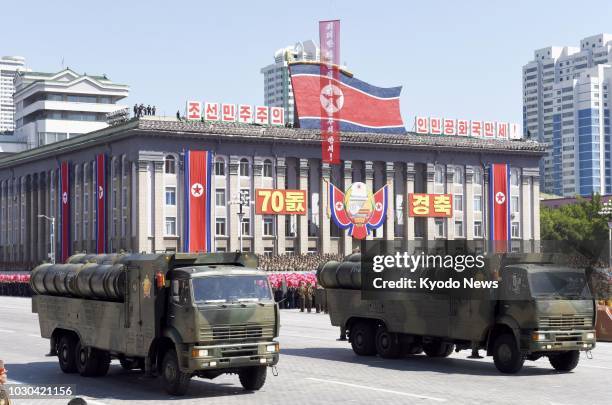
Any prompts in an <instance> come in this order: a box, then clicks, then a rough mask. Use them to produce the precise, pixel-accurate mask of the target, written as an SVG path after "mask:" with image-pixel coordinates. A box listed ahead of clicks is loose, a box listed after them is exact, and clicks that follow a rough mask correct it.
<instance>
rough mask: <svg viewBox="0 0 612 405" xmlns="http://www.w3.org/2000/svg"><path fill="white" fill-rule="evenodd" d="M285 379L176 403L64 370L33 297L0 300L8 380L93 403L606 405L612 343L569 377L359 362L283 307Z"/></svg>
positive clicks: (232, 379) (197, 387) (123, 375)
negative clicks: (66, 389)
mask: <svg viewBox="0 0 612 405" xmlns="http://www.w3.org/2000/svg"><path fill="white" fill-rule="evenodd" d="M281 317H282V318H281V321H282V328H281V337H280V342H281V358H280V362H279V364H278V373H279V375H278V376H277V377H274V376H272V374H271V373H270V372H268V380H267V382H266V385H265V386H264V387H263V388H262V390H260V391H259V392H256V393H245V392H244V391H243V390H242V388H241V386H240V383H239V382H238V377H237V376H232V375H229V376H220V377H218V378H216V379H215V380H212V381H211V380H202V379H197V378H196V379H194V380H193V381H192V383H191V387H190V390H189V392H188V395H187V396H185V397H180V398H179V397H177V398H173V397H169V396H167V395H166V394H165V392H164V391H163V389H162V388H161V386H160V384H159V382H158V381H157V380H156V379H149V378H145V377H144V376H143V375H142V373H139V372H135V371H134V372H128V371H124V370H123V369H122V368H121V367H120V366H119V364H118V363H117V362H116V361H114V362H113V363H112V365H111V369H110V371H109V374H108V375H107V376H106V377H102V378H95V379H94V378H83V377H80V376H78V375H74V374H70V375H68V374H63V373H62V372H61V370H60V369H59V366H58V364H57V358H55V357H45V353H47V352H48V350H49V344H48V341H47V340H46V339H42V338H41V337H40V335H39V329H38V320H37V318H36V316H35V314H32V313H31V310H30V300H29V299H25V298H12V297H0V359H3V360H4V361H5V363H6V368H7V370H8V374H9V382H12V383H24V384H74V385H75V386H76V390H77V394H78V395H79V396H81V397H84V398H85V399H87V401H88V404H91V405H104V404H106V405H111V404H176V405H182V404H266V405H273V404H283V405H289V404H290V405H294V404H338V403H349V404H368V405H373V404H389V403H392V404H399V403H401V404H414V403H417V404H429V403H432V404H437V403H448V404H453V405H455V404H516V403H522V404H568V405H569V404H572V405H575V404H589V405H592V404H608V403H610V402H609V401H610V397H611V396H610V395H611V392H612V391H611V390H610V387H612V343H599V344H598V346H597V347H596V349H595V350H593V359H591V360H589V359H586V357H585V356H584V355H583V356H582V358H581V361H580V365H579V366H578V367H577V368H576V369H575V370H574V371H573V372H571V373H567V374H561V373H557V372H555V371H554V370H553V369H552V367H551V366H550V365H549V363H548V360H547V359H540V360H538V361H537V362H526V363H525V367H524V369H523V370H522V371H521V373H519V374H518V375H512V376H507V375H501V374H499V373H498V372H497V370H496V369H495V367H494V365H493V362H492V360H491V358H486V359H482V360H471V359H467V358H466V357H467V356H468V355H469V352H466V351H464V352H460V353H454V354H453V355H452V356H450V357H449V358H446V359H430V358H427V357H426V356H424V355H418V356H411V357H407V358H404V359H398V360H383V359H380V358H377V357H371V358H370V357H368V358H364V357H357V356H356V355H355V354H354V353H353V351H352V350H351V349H350V345H349V344H348V343H347V342H340V341H336V338H337V336H338V330H337V329H336V328H333V327H331V326H330V323H329V318H328V316H327V315H323V314H315V313H312V314H308V313H300V312H296V311H294V310H288V311H283V312H282V315H281ZM67 402H68V400H66V399H62V400H33V399H28V400H14V403H15V404H16V405H20V404H28V405H30V404H32V405H36V404H45V405H46V404H66V403H67Z"/></svg>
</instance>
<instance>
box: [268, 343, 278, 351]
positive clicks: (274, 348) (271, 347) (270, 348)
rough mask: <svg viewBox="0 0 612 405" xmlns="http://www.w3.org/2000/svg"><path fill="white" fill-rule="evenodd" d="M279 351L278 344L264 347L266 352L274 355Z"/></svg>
mask: <svg viewBox="0 0 612 405" xmlns="http://www.w3.org/2000/svg"><path fill="white" fill-rule="evenodd" d="M278 350H279V347H278V343H276V344H273V345H268V346H266V352H268V353H275V352H277V351H278Z"/></svg>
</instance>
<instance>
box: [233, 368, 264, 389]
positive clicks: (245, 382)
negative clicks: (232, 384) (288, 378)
mask: <svg viewBox="0 0 612 405" xmlns="http://www.w3.org/2000/svg"><path fill="white" fill-rule="evenodd" d="M266 368H267V367H266V366H259V367H247V368H245V369H243V370H241V371H240V372H238V378H239V379H240V384H242V388H244V389H245V390H247V391H257V390H258V389H260V388H261V387H263V385H264V383H265V382H266V371H267V370H266Z"/></svg>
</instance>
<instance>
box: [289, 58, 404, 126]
mask: <svg viewBox="0 0 612 405" xmlns="http://www.w3.org/2000/svg"><path fill="white" fill-rule="evenodd" d="M289 72H290V74H291V85H292V87H293V95H294V98H295V106H296V110H297V116H298V123H299V126H300V127H301V128H308V129H320V128H321V120H328V116H327V115H323V114H322V111H324V112H326V111H331V112H333V114H334V118H333V119H334V120H335V121H337V122H339V126H340V128H339V129H340V131H357V132H384V133H393V134H405V133H406V129H405V128H404V123H403V121H402V117H401V115H400V108H399V96H400V92H401V90H402V88H401V86H400V87H391V88H382V87H376V86H372V85H371V84H368V83H366V82H363V81H361V80H359V79H357V78H355V77H354V76H351V75H349V74H347V73H346V72H345V71H343V70H340V72H339V76H338V78H337V79H335V78H332V79H331V85H330V87H327V86H325V87H324V88H323V89H321V79H322V77H321V69H320V67H319V64H316V63H304V62H298V63H292V64H290V65H289ZM325 79H327V78H325ZM336 117H337V118H336Z"/></svg>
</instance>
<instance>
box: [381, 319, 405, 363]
mask: <svg viewBox="0 0 612 405" xmlns="http://www.w3.org/2000/svg"><path fill="white" fill-rule="evenodd" d="M376 352H378V354H379V355H380V357H382V358H385V359H396V358H398V357H399V356H400V354H401V353H402V346H401V344H400V342H399V339H398V336H397V333H392V332H389V331H388V330H387V328H386V327H384V326H381V327H380V328H378V330H377V331H376Z"/></svg>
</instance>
